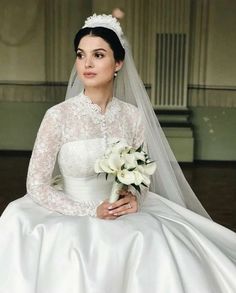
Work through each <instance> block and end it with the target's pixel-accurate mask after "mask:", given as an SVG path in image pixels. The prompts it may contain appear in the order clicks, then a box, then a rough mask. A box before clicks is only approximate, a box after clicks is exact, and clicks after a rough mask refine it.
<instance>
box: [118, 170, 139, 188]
mask: <svg viewBox="0 0 236 293" xmlns="http://www.w3.org/2000/svg"><path fill="white" fill-rule="evenodd" d="M117 178H118V179H119V181H120V182H121V183H123V184H125V185H130V184H133V183H134V181H135V175H134V172H132V171H128V170H126V169H124V170H120V171H118V172H117Z"/></svg>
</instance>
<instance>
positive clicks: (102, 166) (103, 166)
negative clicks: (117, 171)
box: [100, 159, 114, 173]
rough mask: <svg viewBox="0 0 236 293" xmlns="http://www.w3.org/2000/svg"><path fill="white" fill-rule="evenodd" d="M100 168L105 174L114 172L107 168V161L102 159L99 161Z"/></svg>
mask: <svg viewBox="0 0 236 293" xmlns="http://www.w3.org/2000/svg"><path fill="white" fill-rule="evenodd" d="M100 167H101V168H102V170H103V171H104V172H106V173H114V170H112V169H111V168H110V167H109V163H108V161H107V159H102V160H101V161H100Z"/></svg>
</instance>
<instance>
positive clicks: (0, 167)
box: [0, 152, 236, 232]
mask: <svg viewBox="0 0 236 293" xmlns="http://www.w3.org/2000/svg"><path fill="white" fill-rule="evenodd" d="M29 156H30V154H29V153H18V152H15V153H13V152H0V182H1V184H0V214H1V213H2V212H3V210H4V209H5V207H6V206H7V204H8V203H9V202H10V201H12V200H14V199H16V198H18V197H21V196H23V195H24V194H25V193H26V188H25V180H26V174H27V167H28V163H29ZM181 167H182V169H183V172H184V174H185V176H186V178H187V180H188V181H189V183H190V185H191V186H192V188H193V190H194V191H195V193H196V194H197V196H198V198H199V199H200V201H201V202H202V204H203V205H204V207H205V208H206V210H207V211H208V213H209V214H210V215H211V217H212V218H213V220H214V221H216V222H218V223H220V224H222V225H224V226H226V227H228V228H230V229H232V230H234V231H235V232H236V162H228V163H227V162H195V163H194V164H183V165H181Z"/></svg>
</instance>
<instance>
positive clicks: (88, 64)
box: [85, 56, 93, 68]
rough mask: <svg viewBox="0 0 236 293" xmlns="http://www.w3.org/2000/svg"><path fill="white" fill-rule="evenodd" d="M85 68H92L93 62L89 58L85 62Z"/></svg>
mask: <svg viewBox="0 0 236 293" xmlns="http://www.w3.org/2000/svg"><path fill="white" fill-rule="evenodd" d="M85 67H86V68H91V67H93V60H92V57H91V56H87V57H86V60H85Z"/></svg>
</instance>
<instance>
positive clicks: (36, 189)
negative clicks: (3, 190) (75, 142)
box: [27, 107, 96, 216]
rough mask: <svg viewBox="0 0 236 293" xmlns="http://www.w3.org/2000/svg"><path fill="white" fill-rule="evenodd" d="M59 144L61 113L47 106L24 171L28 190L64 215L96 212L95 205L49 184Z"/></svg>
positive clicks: (35, 197)
mask: <svg viewBox="0 0 236 293" xmlns="http://www.w3.org/2000/svg"><path fill="white" fill-rule="evenodd" d="M61 144H62V119H61V113H60V111H59V110H58V109H56V108H55V107H53V108H51V109H49V110H48V111H47V112H46V114H45V116H44V119H43V121H42V123H41V125H40V128H39V131H38V134H37V137H36V141H35V145H34V149H33V152H32V156H31V159H30V163H29V168H28V175H27V193H28V195H29V196H30V197H31V198H32V199H33V200H34V201H35V202H36V203H38V204H39V205H41V206H43V207H45V208H47V209H49V210H52V211H56V212H59V213H61V214H65V215H74V216H75V215H78V216H85V215H90V216H96V207H95V206H93V205H91V204H88V203H82V202H75V201H73V200H71V199H69V198H68V197H67V196H66V194H64V193H63V192H62V191H58V190H56V189H55V188H54V187H52V186H51V185H50V181H51V177H52V172H53V169H54V165H55V162H56V158H57V154H58V151H59V150H60V147H61Z"/></svg>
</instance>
